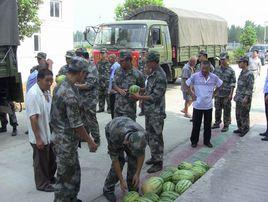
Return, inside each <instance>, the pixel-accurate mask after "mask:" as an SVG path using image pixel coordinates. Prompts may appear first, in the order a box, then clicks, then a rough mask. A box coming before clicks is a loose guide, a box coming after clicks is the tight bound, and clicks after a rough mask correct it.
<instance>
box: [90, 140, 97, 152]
mask: <svg viewBox="0 0 268 202" xmlns="http://www.w3.org/2000/svg"><path fill="white" fill-rule="evenodd" d="M88 148H89V152H95V151H97V149H98V146H97V144H96V143H95V142H94V140H93V139H92V141H91V142H88Z"/></svg>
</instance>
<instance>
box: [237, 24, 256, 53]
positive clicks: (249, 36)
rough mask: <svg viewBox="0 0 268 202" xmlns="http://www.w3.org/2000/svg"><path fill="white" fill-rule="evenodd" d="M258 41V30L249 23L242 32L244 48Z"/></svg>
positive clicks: (241, 39) (241, 37)
mask: <svg viewBox="0 0 268 202" xmlns="http://www.w3.org/2000/svg"><path fill="white" fill-rule="evenodd" d="M256 41H257V34H256V30H255V29H254V27H252V25H247V26H245V28H244V29H243V30H242V34H241V36H240V42H241V43H242V45H243V48H244V50H247V49H249V48H250V46H252V45H253V44H254V43H256Z"/></svg>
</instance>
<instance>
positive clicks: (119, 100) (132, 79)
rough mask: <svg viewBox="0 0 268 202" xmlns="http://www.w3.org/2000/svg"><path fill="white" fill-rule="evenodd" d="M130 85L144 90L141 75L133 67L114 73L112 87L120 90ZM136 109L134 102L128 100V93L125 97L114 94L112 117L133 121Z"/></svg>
mask: <svg viewBox="0 0 268 202" xmlns="http://www.w3.org/2000/svg"><path fill="white" fill-rule="evenodd" d="M132 85H137V86H139V87H141V88H144V76H143V74H142V73H141V72H140V71H139V70H137V69H135V68H133V67H132V68H131V69H130V70H127V71H126V70H124V69H123V68H122V67H119V68H118V69H117V70H116V72H115V76H114V80H113V86H118V87H119V88H121V89H129V87H130V86H132ZM136 108H137V105H136V100H134V99H132V98H130V97H129V94H128V93H127V94H126V95H125V96H122V95H120V94H119V93H117V94H116V97H115V107H114V117H119V116H126V117H129V118H131V119H132V120H134V121H135V120H136Z"/></svg>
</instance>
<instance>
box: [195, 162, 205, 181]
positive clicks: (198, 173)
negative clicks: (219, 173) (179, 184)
mask: <svg viewBox="0 0 268 202" xmlns="http://www.w3.org/2000/svg"><path fill="white" fill-rule="evenodd" d="M191 171H192V172H193V174H194V178H195V181H196V180H198V179H199V178H200V177H202V176H203V175H204V174H205V173H206V172H207V171H206V169H205V168H204V167H202V166H193V167H192V168H191Z"/></svg>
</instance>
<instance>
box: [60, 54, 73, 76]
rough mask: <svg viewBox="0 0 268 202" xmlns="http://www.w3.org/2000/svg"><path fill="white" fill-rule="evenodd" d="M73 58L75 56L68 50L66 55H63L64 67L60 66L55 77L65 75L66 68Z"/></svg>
mask: <svg viewBox="0 0 268 202" xmlns="http://www.w3.org/2000/svg"><path fill="white" fill-rule="evenodd" d="M74 56H75V52H74V51H72V50H69V51H67V52H66V55H65V60H66V65H64V66H62V67H61V68H60V71H59V73H58V75H57V76H60V75H66V74H67V72H68V67H69V65H70V64H71V62H72V57H74Z"/></svg>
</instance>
